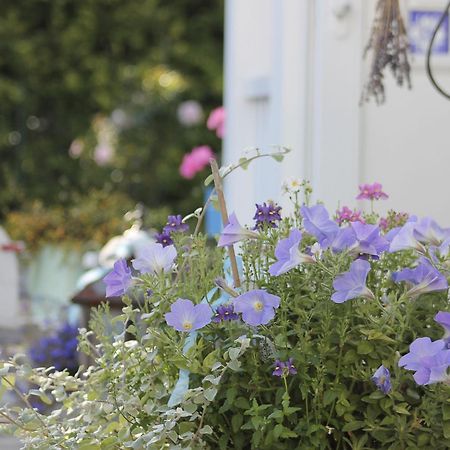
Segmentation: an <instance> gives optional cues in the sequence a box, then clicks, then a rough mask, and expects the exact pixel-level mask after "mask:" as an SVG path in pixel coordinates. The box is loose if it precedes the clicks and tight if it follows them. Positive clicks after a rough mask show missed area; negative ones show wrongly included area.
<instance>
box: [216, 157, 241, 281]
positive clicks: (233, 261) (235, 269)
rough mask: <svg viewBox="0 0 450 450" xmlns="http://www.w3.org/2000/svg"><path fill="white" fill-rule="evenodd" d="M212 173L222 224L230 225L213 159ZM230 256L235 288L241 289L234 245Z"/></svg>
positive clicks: (230, 246) (219, 178) (229, 248)
mask: <svg viewBox="0 0 450 450" xmlns="http://www.w3.org/2000/svg"><path fill="white" fill-rule="evenodd" d="M210 164H211V171H212V175H213V177H214V185H215V188H216V192H217V199H218V201H219V208H220V215H221V216H222V223H223V226H226V225H228V212H227V205H226V203H225V196H224V195H223V185H222V177H221V176H220V173H219V166H218V165H217V161H216V160H215V159H211V161H210ZM227 249H228V255H229V257H230V263H231V272H232V274H233V282H234V287H235V288H237V287H240V285H241V280H240V279H239V270H238V265H237V261H236V254H235V252H234V247H233V245H228V246H227Z"/></svg>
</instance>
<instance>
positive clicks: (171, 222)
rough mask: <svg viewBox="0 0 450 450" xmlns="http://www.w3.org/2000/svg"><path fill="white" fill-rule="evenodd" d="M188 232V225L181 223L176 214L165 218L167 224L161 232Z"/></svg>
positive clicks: (180, 218) (181, 220)
mask: <svg viewBox="0 0 450 450" xmlns="http://www.w3.org/2000/svg"><path fill="white" fill-rule="evenodd" d="M188 230H189V225H188V224H187V223H183V218H182V217H181V216H180V215H179V214H178V215H176V216H169V217H167V223H166V225H165V227H164V228H163V232H165V233H167V234H170V233H173V232H174V231H180V232H185V231H188Z"/></svg>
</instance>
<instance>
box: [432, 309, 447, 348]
mask: <svg viewBox="0 0 450 450" xmlns="http://www.w3.org/2000/svg"><path fill="white" fill-rule="evenodd" d="M434 320H435V322H437V323H438V324H439V325H440V326H441V327H442V328H443V329H444V336H443V339H444V341H445V342H446V344H447V347H449V344H450V312H447V311H439V312H438V313H437V314H436V315H435V316H434Z"/></svg>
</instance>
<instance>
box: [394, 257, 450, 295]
mask: <svg viewBox="0 0 450 450" xmlns="http://www.w3.org/2000/svg"><path fill="white" fill-rule="evenodd" d="M392 279H393V280H394V282H395V283H399V282H400V281H407V282H408V283H410V284H411V285H412V287H411V289H409V291H408V292H407V294H408V295H410V296H412V297H416V296H418V295H420V294H424V293H426V292H433V291H443V290H446V289H447V288H448V283H447V279H446V278H445V277H444V275H442V274H441V273H440V272H439V270H437V269H436V268H435V267H434V266H433V265H432V264H431V263H430V261H429V260H428V259H426V258H423V257H422V258H420V259H419V264H418V265H417V266H416V267H415V268H414V269H403V270H401V271H400V272H394V273H393V274H392Z"/></svg>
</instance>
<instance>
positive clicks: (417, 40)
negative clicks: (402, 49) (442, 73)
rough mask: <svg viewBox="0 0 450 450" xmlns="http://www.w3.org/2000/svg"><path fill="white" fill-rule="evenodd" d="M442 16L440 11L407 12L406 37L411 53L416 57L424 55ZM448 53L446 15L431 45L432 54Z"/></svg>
mask: <svg viewBox="0 0 450 450" xmlns="http://www.w3.org/2000/svg"><path fill="white" fill-rule="evenodd" d="M441 15H442V12H441V11H424V10H422V11H421V10H411V11H409V23H408V37H409V45H410V48H411V52H412V53H414V54H416V55H421V54H425V53H426V52H427V50H428V45H429V44H430V40H431V35H432V34H433V31H434V29H435V28H436V25H437V23H438V21H439V19H440V17H441ZM448 53H449V26H448V15H447V17H446V18H445V20H444V23H443V24H442V25H441V27H440V28H439V31H438V33H437V35H436V38H435V40H434V45H433V54H438V55H447V54H448Z"/></svg>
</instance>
